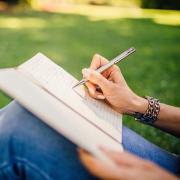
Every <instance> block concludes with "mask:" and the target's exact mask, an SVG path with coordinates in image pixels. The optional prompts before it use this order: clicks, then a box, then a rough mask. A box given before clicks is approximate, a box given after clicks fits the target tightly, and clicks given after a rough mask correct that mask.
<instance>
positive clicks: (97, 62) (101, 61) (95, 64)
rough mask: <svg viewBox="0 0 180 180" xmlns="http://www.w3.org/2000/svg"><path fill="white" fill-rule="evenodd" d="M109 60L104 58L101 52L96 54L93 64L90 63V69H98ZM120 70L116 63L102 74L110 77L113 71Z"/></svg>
mask: <svg viewBox="0 0 180 180" xmlns="http://www.w3.org/2000/svg"><path fill="white" fill-rule="evenodd" d="M108 62H109V61H108V60H107V59H106V58H104V57H103V56H101V55H99V54H95V55H94V56H93V59H92V62H91V65H90V69H92V70H96V69H98V68H99V67H101V66H103V65H105V64H107V63H108ZM117 70H118V66H116V65H113V66H112V67H110V68H108V69H107V70H106V71H104V72H103V73H102V75H103V76H104V77H106V78H108V77H109V75H110V74H111V72H112V71H117Z"/></svg>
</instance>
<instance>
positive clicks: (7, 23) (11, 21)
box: [0, 17, 47, 29]
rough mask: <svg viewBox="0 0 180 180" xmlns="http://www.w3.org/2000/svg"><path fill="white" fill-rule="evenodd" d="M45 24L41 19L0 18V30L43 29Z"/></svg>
mask: <svg viewBox="0 0 180 180" xmlns="http://www.w3.org/2000/svg"><path fill="white" fill-rule="evenodd" d="M46 24H47V23H46V22H45V21H44V20H42V19H38V18H37V17H36V18H25V19H20V18H13V17H9V18H6V19H3V18H0V28H10V29H21V28H44V27H45V26H46Z"/></svg>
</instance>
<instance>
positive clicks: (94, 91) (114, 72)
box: [82, 54, 148, 114]
mask: <svg viewBox="0 0 180 180" xmlns="http://www.w3.org/2000/svg"><path fill="white" fill-rule="evenodd" d="M107 63H108V60H107V59H105V58H104V57H102V56H100V55H98V54H96V55H94V57H93V59H92V62H91V65H90V68H89V69H83V70H82V73H83V77H84V78H86V79H88V80H89V81H88V82H87V83H86V86H87V87H88V90H89V91H88V92H89V95H90V96H91V97H93V98H96V99H101V100H105V101H106V102H107V103H108V104H109V105H110V106H111V107H112V108H113V109H115V110H116V111H118V112H119V113H121V114H131V113H133V112H140V113H144V112H145V110H146V109H147V105H148V103H147V100H145V99H143V98H141V97H139V96H138V95H136V94H135V93H134V92H133V91H132V90H131V89H130V88H129V86H128V85H127V83H126V81H125V79H124V77H123V75H122V73H121V71H120V69H119V67H118V66H116V65H113V66H112V67H110V68H109V69H107V70H106V71H104V72H103V73H102V74H100V73H97V72H96V71H95V70H96V69H97V68H99V67H101V66H102V65H104V64H107ZM97 87H100V90H99V88H97Z"/></svg>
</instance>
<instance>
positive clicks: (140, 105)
mask: <svg viewBox="0 0 180 180" xmlns="http://www.w3.org/2000/svg"><path fill="white" fill-rule="evenodd" d="M147 108H148V100H147V99H144V98H142V97H140V96H135V97H134V99H133V100H132V110H131V111H132V113H135V112H138V113H141V114H144V113H145V112H146V110H147Z"/></svg>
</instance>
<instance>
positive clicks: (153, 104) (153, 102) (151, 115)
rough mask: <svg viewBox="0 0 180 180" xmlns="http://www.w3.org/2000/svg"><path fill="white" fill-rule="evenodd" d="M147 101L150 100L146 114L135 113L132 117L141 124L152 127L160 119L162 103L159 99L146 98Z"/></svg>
mask: <svg viewBox="0 0 180 180" xmlns="http://www.w3.org/2000/svg"><path fill="white" fill-rule="evenodd" d="M145 99H147V100H148V108H147V110H146V112H145V113H144V114H141V113H139V112H135V113H134V114H133V115H132V116H133V117H135V119H136V120H139V121H140V122H143V123H145V124H149V125H152V124H153V123H154V122H155V121H156V120H157V119H158V115H159V112H160V101H159V99H156V98H153V97H149V96H146V97H145Z"/></svg>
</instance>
